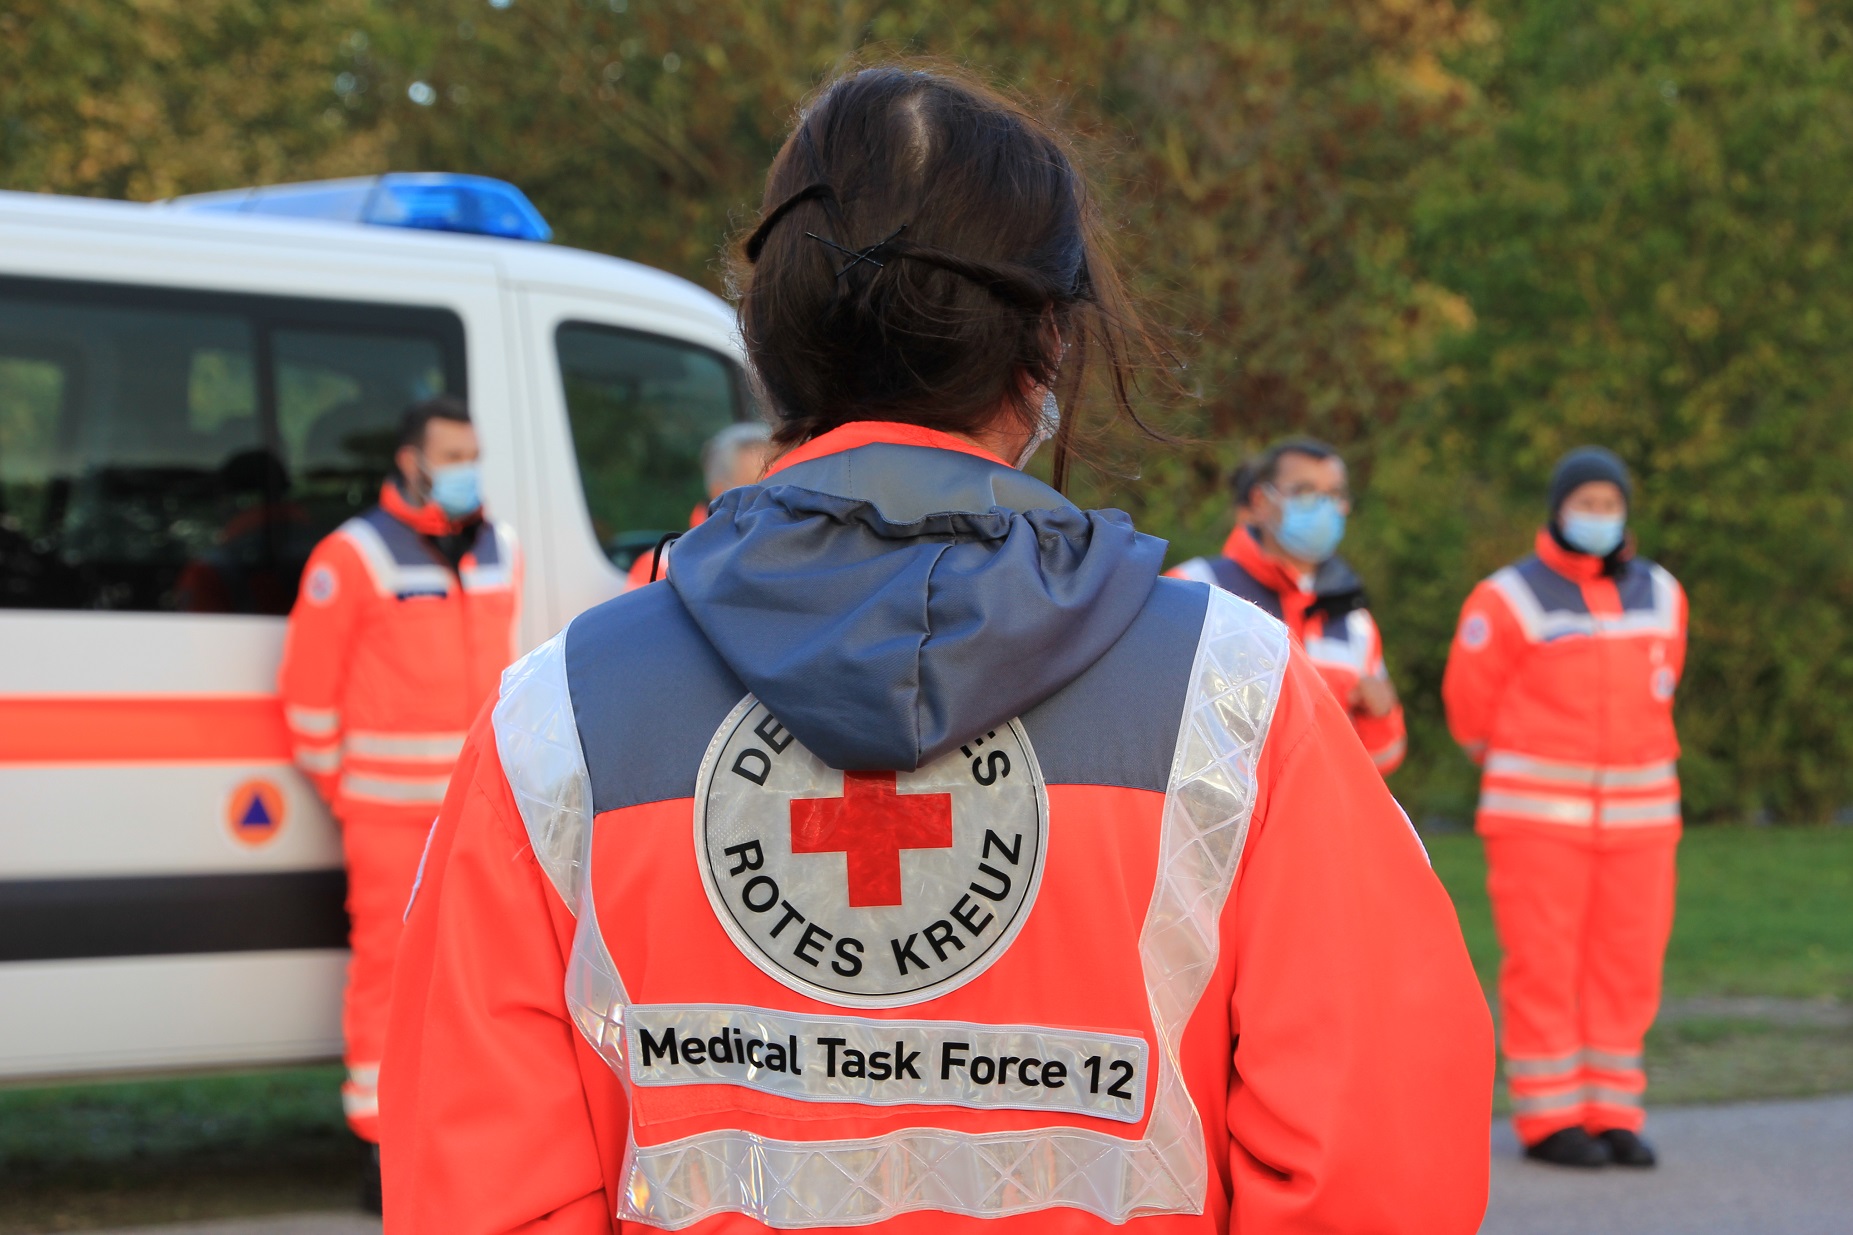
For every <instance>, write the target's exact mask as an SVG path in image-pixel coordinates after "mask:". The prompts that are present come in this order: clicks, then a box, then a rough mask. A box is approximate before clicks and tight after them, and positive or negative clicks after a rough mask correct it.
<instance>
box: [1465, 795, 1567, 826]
mask: <svg viewBox="0 0 1853 1235" xmlns="http://www.w3.org/2000/svg"><path fill="white" fill-rule="evenodd" d="M1480 810H1481V812H1482V813H1484V814H1489V815H1515V816H1517V817H1519V818H1521V819H1541V820H1543V821H1544V822H1546V823H1568V824H1588V823H1591V822H1593V821H1594V820H1595V815H1596V804H1595V803H1594V802H1588V801H1582V802H1579V801H1576V800H1574V799H1571V798H1541V797H1536V796H1534V795H1532V794H1528V793H1507V792H1504V791H1503V790H1486V791H1483V792H1482V793H1481V794H1480Z"/></svg>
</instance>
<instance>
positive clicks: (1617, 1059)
mask: <svg viewBox="0 0 1853 1235" xmlns="http://www.w3.org/2000/svg"><path fill="white" fill-rule="evenodd" d="M1583 1062H1584V1063H1586V1064H1588V1065H1589V1066H1590V1067H1592V1068H1601V1069H1602V1070H1603V1071H1604V1072H1639V1071H1640V1070H1641V1062H1642V1060H1641V1057H1640V1056H1639V1055H1629V1054H1624V1053H1621V1052H1618V1051H1598V1050H1593V1049H1592V1050H1586V1051H1584V1052H1583Z"/></svg>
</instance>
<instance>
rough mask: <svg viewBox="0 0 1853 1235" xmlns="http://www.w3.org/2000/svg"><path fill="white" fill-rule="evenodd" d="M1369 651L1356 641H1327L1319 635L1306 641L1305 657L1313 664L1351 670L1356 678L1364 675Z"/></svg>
mask: <svg viewBox="0 0 1853 1235" xmlns="http://www.w3.org/2000/svg"><path fill="white" fill-rule="evenodd" d="M1369 655H1370V649H1369V648H1367V647H1364V646H1362V645H1360V644H1359V642H1358V641H1357V640H1356V639H1352V640H1350V641H1345V640H1342V639H1327V638H1326V637H1325V636H1323V635H1320V636H1318V637H1317V638H1313V639H1308V640H1307V641H1306V656H1307V658H1308V659H1309V660H1311V661H1312V662H1313V663H1314V664H1321V665H1339V666H1341V667H1343V668H1346V669H1349V670H1351V671H1352V672H1353V673H1356V674H1357V675H1358V676H1360V677H1362V676H1363V674H1364V668H1365V661H1366V659H1367V658H1368V657H1369Z"/></svg>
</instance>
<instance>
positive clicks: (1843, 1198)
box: [1480, 1097, 1853, 1235]
mask: <svg viewBox="0 0 1853 1235" xmlns="http://www.w3.org/2000/svg"><path fill="white" fill-rule="evenodd" d="M1647 1137H1648V1139H1649V1140H1651V1141H1652V1142H1653V1143H1654V1147H1655V1148H1656V1149H1658V1150H1659V1151H1660V1166H1659V1167H1657V1168H1656V1169H1654V1170H1651V1171H1622V1170H1617V1169H1615V1168H1612V1167H1611V1168H1609V1169H1606V1170H1602V1171H1587V1172H1585V1171H1570V1170H1565V1169H1563V1168H1561V1167H1549V1166H1541V1165H1539V1164H1537V1163H1533V1162H1526V1161H1524V1160H1523V1159H1521V1158H1520V1157H1519V1156H1518V1142H1517V1141H1516V1140H1514V1139H1513V1136H1512V1130H1511V1128H1510V1126H1509V1125H1506V1124H1504V1123H1503V1122H1502V1123H1501V1124H1500V1126H1499V1127H1497V1128H1495V1129H1494V1130H1493V1199H1492V1204H1491V1205H1490V1206H1489V1207H1488V1209H1487V1214H1486V1224H1485V1225H1484V1226H1482V1227H1481V1228H1480V1232H1481V1235H1848V1233H1849V1232H1853V1097H1843V1098H1817V1099H1813V1100H1810V1101H1804V1102H1757V1103H1747V1104H1744V1105H1741V1106H1689V1107H1673V1108H1668V1109H1665V1110H1659V1111H1653V1112H1651V1113H1650V1114H1649V1116H1648V1120H1647Z"/></svg>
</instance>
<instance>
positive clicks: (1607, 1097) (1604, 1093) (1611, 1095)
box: [1512, 1085, 1642, 1111]
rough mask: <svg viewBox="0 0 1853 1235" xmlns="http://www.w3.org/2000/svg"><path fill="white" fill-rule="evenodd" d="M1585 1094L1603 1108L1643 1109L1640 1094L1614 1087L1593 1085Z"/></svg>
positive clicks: (1514, 1105) (1515, 1104) (1515, 1105)
mask: <svg viewBox="0 0 1853 1235" xmlns="http://www.w3.org/2000/svg"><path fill="white" fill-rule="evenodd" d="M1585 1092H1586V1100H1587V1101H1590V1102H1600V1103H1601V1104H1602V1105H1603V1106H1623V1107H1627V1108H1628V1109H1629V1110H1634V1111H1638V1110H1640V1109H1641V1105H1642V1104H1641V1095H1640V1094H1637V1093H1629V1092H1628V1091H1627V1090H1625V1089H1617V1088H1615V1087H1614V1086H1613V1085H1591V1086H1590V1087H1589V1088H1588V1090H1587V1091H1585ZM1512 1105H1513V1107H1514V1109H1516V1108H1517V1106H1518V1103H1516V1102H1514V1103H1513V1104H1512Z"/></svg>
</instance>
